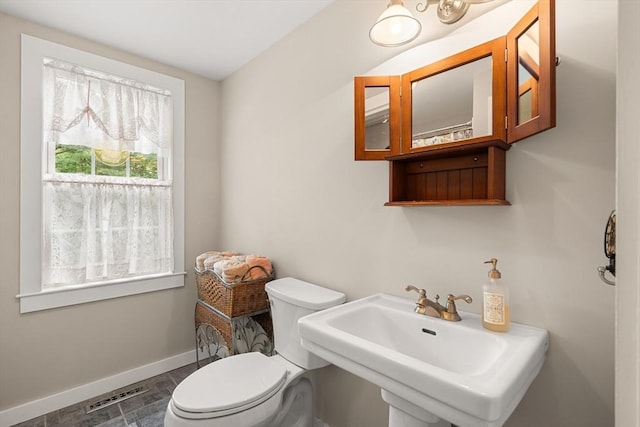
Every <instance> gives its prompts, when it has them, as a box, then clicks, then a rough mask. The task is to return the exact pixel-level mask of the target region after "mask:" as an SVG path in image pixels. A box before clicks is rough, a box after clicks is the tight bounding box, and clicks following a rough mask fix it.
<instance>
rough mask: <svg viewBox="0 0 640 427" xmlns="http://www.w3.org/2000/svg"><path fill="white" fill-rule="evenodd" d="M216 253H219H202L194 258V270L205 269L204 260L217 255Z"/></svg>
mask: <svg viewBox="0 0 640 427" xmlns="http://www.w3.org/2000/svg"><path fill="white" fill-rule="evenodd" d="M218 253H219V252H217V251H207V252H204V253H201V254H200V255H198V256H197V257H196V268H197V269H198V270H204V269H205V266H204V262H205V260H206V259H207V258H209V257H211V256H214V255H216V254H218Z"/></svg>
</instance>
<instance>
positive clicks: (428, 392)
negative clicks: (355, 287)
mask: <svg viewBox="0 0 640 427" xmlns="http://www.w3.org/2000/svg"><path fill="white" fill-rule="evenodd" d="M413 308H414V301H412V300H409V299H406V298H400V297H395V296H391V295H386V294H376V295H372V296H370V297H366V298H362V299H359V300H356V301H352V302H349V303H346V304H343V305H340V306H337V307H333V308H330V309H328V310H324V311H320V312H318V313H314V314H311V315H309V316H305V317H303V318H301V319H300V320H299V321H298V328H299V331H300V336H301V339H302V345H303V346H304V347H305V348H307V349H308V350H310V351H311V352H313V353H315V354H317V355H318V356H320V357H322V358H323V359H325V360H327V361H329V362H331V363H332V364H334V365H336V366H338V367H340V368H342V369H344V370H346V371H349V372H351V373H352V374H354V375H357V376H359V377H361V378H364V379H365V380H368V381H370V382H372V383H374V384H376V385H378V386H379V387H380V388H381V389H382V397H383V399H384V400H385V402H387V403H388V404H389V405H390V411H389V425H390V427H422V426H440V425H448V423H453V424H455V425H457V426H459V427H476V426H478V427H498V426H502V424H503V423H504V422H505V421H506V420H507V418H508V417H509V416H510V415H511V413H512V412H513V410H514V409H515V407H516V406H517V405H518V403H519V402H520V400H521V399H522V396H523V395H524V394H525V392H526V391H527V389H528V388H529V386H530V385H531V383H532V382H533V380H534V378H535V377H536V376H537V375H538V372H540V369H541V367H542V364H543V363H544V360H545V355H546V350H547V347H548V334H547V331H545V330H543V329H539V328H534V327H531V326H526V325H521V324H516V323H512V324H511V329H510V330H509V332H506V333H495V332H490V331H487V330H486V329H484V328H483V327H482V323H481V319H480V316H479V315H477V314H472V313H465V312H460V315H461V317H462V321H460V322H449V321H445V320H442V319H439V318H434V317H428V316H424V315H421V314H417V313H414V312H413ZM445 421H446V423H445Z"/></svg>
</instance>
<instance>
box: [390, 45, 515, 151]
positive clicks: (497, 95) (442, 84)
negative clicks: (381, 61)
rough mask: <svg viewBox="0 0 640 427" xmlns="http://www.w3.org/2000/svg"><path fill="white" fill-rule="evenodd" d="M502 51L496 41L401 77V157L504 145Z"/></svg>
mask: <svg viewBox="0 0 640 427" xmlns="http://www.w3.org/2000/svg"><path fill="white" fill-rule="evenodd" d="M504 46H505V42H504V40H503V39H502V38H501V39H496V40H493V41H491V42H488V43H485V44H482V45H479V46H476V47H475V48H472V49H469V50H467V51H465V52H462V53H459V54H456V55H453V56H451V57H449V58H446V59H443V60H441V61H438V62H436V63H433V64H430V65H427V66H425V67H422V68H419V69H417V70H414V71H411V72H409V73H407V74H405V75H403V76H402V93H403V95H404V96H403V98H402V111H403V117H402V120H403V123H402V129H403V132H402V150H403V153H410V152H416V151H423V150H424V151H427V150H433V149H437V148H438V147H437V146H439V145H441V144H448V143H454V142H458V141H466V142H469V140H473V141H485V140H495V139H498V140H504V139H505V134H504V119H503V117H504V112H505V108H506V107H505V95H504V90H501V86H500V82H504V75H505V65H504V64H505V63H504V59H502V61H500V59H501V58H504Z"/></svg>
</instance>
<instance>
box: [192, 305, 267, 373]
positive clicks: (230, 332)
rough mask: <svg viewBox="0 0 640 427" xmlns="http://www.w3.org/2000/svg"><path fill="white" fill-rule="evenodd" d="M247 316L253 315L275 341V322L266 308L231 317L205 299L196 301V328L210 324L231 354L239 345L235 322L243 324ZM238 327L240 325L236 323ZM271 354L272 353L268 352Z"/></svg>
mask: <svg viewBox="0 0 640 427" xmlns="http://www.w3.org/2000/svg"><path fill="white" fill-rule="evenodd" d="M247 317H251V318H252V319H253V320H254V321H255V322H257V323H258V324H259V325H260V326H261V327H262V328H263V330H264V332H265V333H266V334H267V336H268V337H269V339H270V340H271V342H273V323H272V321H271V313H270V312H269V311H268V310H265V311H263V312H261V313H258V314H255V315H252V316H246V317H241V318H230V317H227V316H225V315H224V314H222V313H220V312H219V311H218V310H216V309H215V308H213V307H211V306H210V305H208V304H206V303H205V302H203V301H198V302H197V303H196V309H195V329H196V333H197V330H198V328H199V327H200V325H203V324H205V325H210V326H212V327H213V328H214V329H215V332H217V334H218V336H219V338H221V340H220V341H221V342H220V344H222V345H224V346H225V347H226V350H227V352H228V354H229V355H233V354H236V353H238V351H239V350H238V346H237V342H236V337H235V336H234V323H238V322H240V324H242V320H241V319H245V318H247ZM235 326H236V327H238V325H235ZM197 339H198V338H197V337H196V352H197V347H198V341H197ZM267 355H268V356H270V355H271V354H267ZM197 362H198V367H200V360H197Z"/></svg>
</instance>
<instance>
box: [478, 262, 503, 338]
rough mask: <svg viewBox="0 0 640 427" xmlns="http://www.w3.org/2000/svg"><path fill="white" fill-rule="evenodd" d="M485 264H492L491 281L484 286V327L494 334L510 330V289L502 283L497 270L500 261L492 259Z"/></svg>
mask: <svg viewBox="0 0 640 427" xmlns="http://www.w3.org/2000/svg"><path fill="white" fill-rule="evenodd" d="M485 264H492V268H491V270H489V280H488V281H487V282H486V283H485V284H484V285H483V286H482V297H483V306H482V326H484V327H485V328H487V329H489V330H490V331H494V332H505V331H508V330H509V288H507V286H506V285H505V284H504V283H503V282H502V279H501V276H502V275H501V274H500V272H499V271H498V269H497V268H496V265H497V264H498V260H497V259H495V258H491V260H490V261H485Z"/></svg>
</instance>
